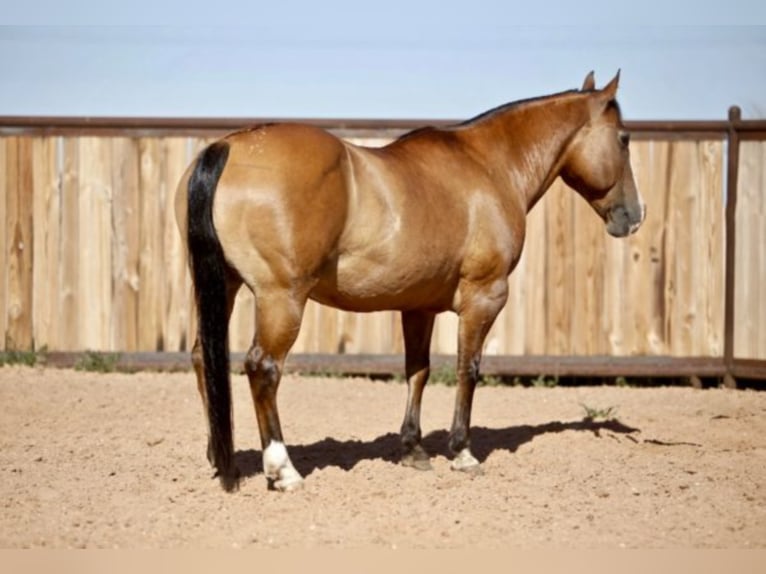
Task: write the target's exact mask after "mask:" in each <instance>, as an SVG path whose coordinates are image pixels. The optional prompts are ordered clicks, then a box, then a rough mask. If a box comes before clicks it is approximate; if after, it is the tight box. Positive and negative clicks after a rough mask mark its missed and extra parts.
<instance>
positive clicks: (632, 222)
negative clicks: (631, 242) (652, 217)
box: [606, 203, 646, 237]
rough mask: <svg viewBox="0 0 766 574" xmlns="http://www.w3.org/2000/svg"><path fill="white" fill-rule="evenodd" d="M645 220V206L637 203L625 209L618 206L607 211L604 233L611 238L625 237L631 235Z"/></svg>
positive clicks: (622, 206)
mask: <svg viewBox="0 0 766 574" xmlns="http://www.w3.org/2000/svg"><path fill="white" fill-rule="evenodd" d="M645 218H646V205H645V204H644V203H639V204H637V205H635V206H630V207H627V206H625V205H618V206H616V207H614V208H612V209H610V210H609V213H608V215H607V219H606V232H607V233H608V234H609V235H611V236H613V237H627V236H628V235H632V234H633V233H635V232H636V231H638V228H639V227H641V224H642V223H643V222H644V219H645Z"/></svg>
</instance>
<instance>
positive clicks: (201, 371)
mask: <svg viewBox="0 0 766 574" xmlns="http://www.w3.org/2000/svg"><path fill="white" fill-rule="evenodd" d="M241 286H242V279H240V278H239V276H237V275H236V274H235V273H233V272H229V273H228V274H227V276H226V304H227V309H228V314H227V316H226V317H224V318H223V320H225V321H226V322H227V323H228V321H229V320H230V319H231V313H232V311H233V310H234V301H235V299H236V297H237V292H238V291H239V288H240V287H241ZM191 356H192V366H193V367H194V373H195V374H196V375H197V390H198V391H199V396H200V398H201V399H202V408H203V410H204V411H205V416H207V413H208V409H207V391H206V390H205V366H204V363H203V359H202V344H201V343H200V339H199V335H197V337H196V338H195V340H194V345H193V346H192V352H191ZM207 459H208V461H209V462H210V464H213V453H212V447H211V445H210V438H209V437H208V444H207Z"/></svg>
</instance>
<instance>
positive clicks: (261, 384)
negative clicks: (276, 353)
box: [245, 346, 281, 396]
mask: <svg viewBox="0 0 766 574" xmlns="http://www.w3.org/2000/svg"><path fill="white" fill-rule="evenodd" d="M245 372H246V373H247V376H248V378H249V379H250V384H251V385H252V386H253V392H255V393H256V395H257V396H262V395H264V394H266V393H275V392H276V389H277V386H278V385H279V378H280V375H281V373H280V370H279V365H278V364H277V361H276V360H275V359H274V357H272V356H271V355H270V354H268V353H265V352H264V351H263V349H261V348H260V347H258V346H255V347H251V348H250V350H249V351H248V352H247V355H246V356H245Z"/></svg>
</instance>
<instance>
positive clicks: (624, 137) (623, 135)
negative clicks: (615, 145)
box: [617, 132, 630, 147]
mask: <svg viewBox="0 0 766 574" xmlns="http://www.w3.org/2000/svg"><path fill="white" fill-rule="evenodd" d="M617 137H618V138H619V139H620V143H621V144H622V145H623V147H628V144H629V143H630V134H629V133H628V132H620V133H619V134H618V136H617Z"/></svg>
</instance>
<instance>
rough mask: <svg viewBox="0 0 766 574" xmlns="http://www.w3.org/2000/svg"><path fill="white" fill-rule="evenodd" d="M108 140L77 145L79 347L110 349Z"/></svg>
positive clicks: (110, 153)
mask: <svg viewBox="0 0 766 574" xmlns="http://www.w3.org/2000/svg"><path fill="white" fill-rule="evenodd" d="M110 144H111V142H110V141H109V140H108V139H107V138H95V137H90V138H83V139H82V141H81V142H80V152H81V153H80V163H79V172H80V185H81V187H80V195H79V202H78V209H79V214H80V215H79V222H80V234H81V235H80V239H81V241H80V252H79V256H80V262H79V287H80V288H79V290H78V292H77V298H78V307H79V314H80V318H81V320H82V323H81V324H80V344H81V345H82V346H83V347H84V348H86V349H93V350H109V349H110V348H111V339H112V318H113V317H112V237H113V234H112V196H113V188H112V169H111V162H112V149H111V145H110Z"/></svg>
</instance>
